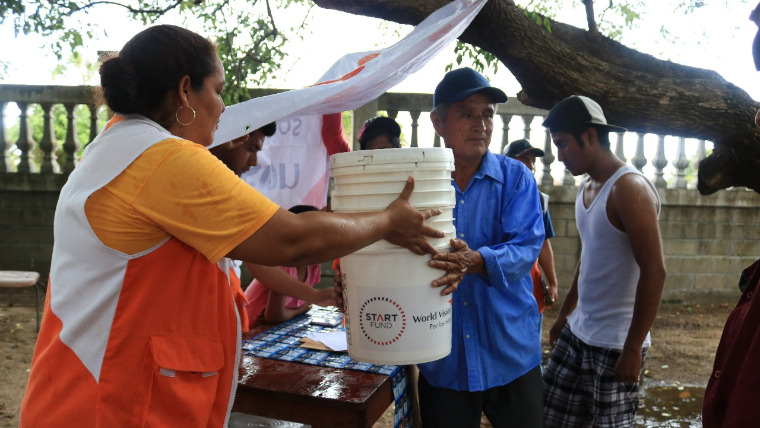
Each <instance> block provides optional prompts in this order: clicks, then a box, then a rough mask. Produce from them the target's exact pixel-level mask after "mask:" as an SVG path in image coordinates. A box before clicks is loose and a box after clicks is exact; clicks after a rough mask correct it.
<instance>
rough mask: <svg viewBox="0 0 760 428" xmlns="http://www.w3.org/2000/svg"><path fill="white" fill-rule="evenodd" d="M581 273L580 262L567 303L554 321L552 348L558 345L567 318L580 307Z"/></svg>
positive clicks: (566, 298) (550, 334)
mask: <svg viewBox="0 0 760 428" xmlns="http://www.w3.org/2000/svg"><path fill="white" fill-rule="evenodd" d="M580 271H581V263H580V262H578V266H576V268H575V276H574V277H573V283H572V284H571V285H570V290H568V292H567V296H565V302H564V303H563V304H562V308H561V309H560V310H559V314H557V319H556V320H555V321H554V325H552V328H551V329H550V330H549V345H550V346H551V347H554V345H556V344H557V338H559V332H560V331H562V327H564V326H565V323H567V317H569V316H570V314H571V313H573V311H574V310H575V307H576V306H578V275H579V274H580Z"/></svg>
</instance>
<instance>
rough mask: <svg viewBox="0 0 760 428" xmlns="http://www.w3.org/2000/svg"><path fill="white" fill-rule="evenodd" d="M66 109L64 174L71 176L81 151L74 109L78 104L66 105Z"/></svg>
mask: <svg viewBox="0 0 760 428" xmlns="http://www.w3.org/2000/svg"><path fill="white" fill-rule="evenodd" d="M63 106H64V107H65V108H66V141H65V142H64V143H63V152H64V156H65V160H64V163H63V173H64V174H69V173H70V172H71V171H73V170H74V166H75V165H76V160H75V154H76V152H77V150H78V149H79V137H78V136H77V124H76V121H75V120H74V109H75V108H76V104H69V103H67V104H64V105H63Z"/></svg>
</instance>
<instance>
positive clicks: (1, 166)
mask: <svg viewBox="0 0 760 428" xmlns="http://www.w3.org/2000/svg"><path fill="white" fill-rule="evenodd" d="M7 148H8V134H7V133H6V132H5V102H3V101H0V155H2V159H0V173H3V172H8V167H7V166H6V165H5V163H6V160H7V157H6V154H5V149H7Z"/></svg>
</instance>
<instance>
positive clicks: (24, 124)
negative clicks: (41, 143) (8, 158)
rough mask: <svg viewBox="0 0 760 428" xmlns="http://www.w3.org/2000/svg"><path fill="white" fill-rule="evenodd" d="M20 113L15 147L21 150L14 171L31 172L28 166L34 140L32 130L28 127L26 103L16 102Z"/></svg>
mask: <svg viewBox="0 0 760 428" xmlns="http://www.w3.org/2000/svg"><path fill="white" fill-rule="evenodd" d="M17 105H18V108H19V110H21V114H19V128H18V141H16V148H17V149H19V151H20V152H21V156H20V157H19V158H20V162H19V163H18V168H17V169H16V172H31V168H30V167H29V152H30V151H31V150H32V149H33V148H34V140H33V139H32V132H31V130H30V128H29V119H28V116H27V108H28V107H29V106H28V105H27V103H17Z"/></svg>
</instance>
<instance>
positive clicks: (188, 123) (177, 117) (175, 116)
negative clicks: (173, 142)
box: [174, 106, 195, 126]
mask: <svg viewBox="0 0 760 428" xmlns="http://www.w3.org/2000/svg"><path fill="white" fill-rule="evenodd" d="M183 108H189V109H190V111H191V112H193V118H192V119H190V122H187V123H182V121H181V120H179V111H180V110H182V109H183ZM174 118H175V119H177V123H179V124H180V125H182V126H187V125H190V124H191V123H193V121H194V120H195V110H194V109H193V108H192V107H190V106H179V108H178V109H177V112H176V113H174Z"/></svg>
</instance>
